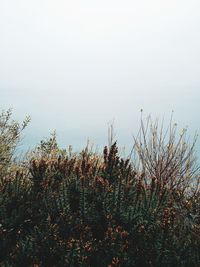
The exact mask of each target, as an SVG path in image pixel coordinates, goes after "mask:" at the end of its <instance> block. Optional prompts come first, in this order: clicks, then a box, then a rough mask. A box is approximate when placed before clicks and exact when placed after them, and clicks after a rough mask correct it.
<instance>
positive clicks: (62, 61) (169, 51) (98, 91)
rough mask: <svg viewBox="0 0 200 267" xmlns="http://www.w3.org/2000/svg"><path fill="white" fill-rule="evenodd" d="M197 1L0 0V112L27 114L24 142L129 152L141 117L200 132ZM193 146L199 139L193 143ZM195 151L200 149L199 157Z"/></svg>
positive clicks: (27, 143) (18, 116) (26, 144)
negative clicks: (111, 137)
mask: <svg viewBox="0 0 200 267" xmlns="http://www.w3.org/2000/svg"><path fill="white" fill-rule="evenodd" d="M199 10H200V2H199V0H190V1H186V0H173V1H172V0H168V1H160V0H151V1H150V0H140V1H135V0H130V1H129V0H124V1H119V0H115V1H114V0H101V1H95V0H84V1H81V0H73V1H68V0H34V1H33V0H31V1H30V0H23V1H22V0H18V1H15V0H1V1H0V99H1V104H0V108H1V109H8V108H10V107H11V108H13V114H14V117H15V118H16V119H18V120H22V119H23V118H24V117H25V116H26V115H30V116H31V119H32V121H31V124H30V125H29V127H28V129H27V130H26V132H25V136H24V144H25V146H26V147H31V146H33V145H34V144H35V143H37V142H39V140H41V139H42V138H44V137H47V136H48V135H49V133H50V132H52V131H53V130H54V129H56V131H57V134H58V140H59V142H60V143H61V145H62V146H67V145H69V144H71V145H72V146H73V147H74V148H75V149H76V148H77V149H79V148H80V147H82V146H83V144H85V143H86V141H87V139H88V138H89V139H90V140H91V142H93V143H94V144H95V145H99V146H102V145H104V144H105V143H106V142H107V128H108V124H109V123H112V122H114V126H115V132H116V137H117V139H118V140H119V143H120V145H122V146H123V145H125V146H128V147H130V146H131V145H132V143H133V138H132V135H133V134H135V133H136V132H137V130H138V128H139V121H140V110H141V109H143V110H144V116H148V115H149V114H151V115H152V117H153V118H157V117H158V118H160V119H162V118H163V116H164V117H165V118H166V121H167V120H168V119H169V117H170V116H171V112H172V110H174V120H175V121H176V122H177V123H178V125H180V127H185V126H186V125H188V127H189V135H191V136H193V135H194V133H195V131H197V132H198V133H199V132H200V118H199V113H200V104H199V103H200V51H199V47H200V16H199ZM198 144H199V147H200V142H198ZM199 151H200V150H199Z"/></svg>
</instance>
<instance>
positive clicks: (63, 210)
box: [0, 113, 200, 267]
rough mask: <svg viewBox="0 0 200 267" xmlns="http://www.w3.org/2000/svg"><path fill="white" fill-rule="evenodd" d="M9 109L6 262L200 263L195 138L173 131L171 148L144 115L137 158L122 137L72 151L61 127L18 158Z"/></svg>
mask: <svg viewBox="0 0 200 267" xmlns="http://www.w3.org/2000/svg"><path fill="white" fill-rule="evenodd" d="M6 114H7V115H6ZM8 114H10V113H2V115H1V117H2V119H0V121H2V123H1V125H2V126H1V127H2V129H3V128H6V127H7V128H6V129H7V130H6V131H7V135H6V134H5V133H4V131H2V138H1V140H2V141H1V147H4V146H5V147H6V146H8V144H10V142H7V141H8V139H6V136H8V135H9V134H8V133H10V138H11V139H10V140H12V138H13V143H12V142H11V143H12V145H10V146H9V151H10V152H9V153H8V154H9V156H7V157H8V158H9V161H8V162H9V164H8V163H7V164H8V165H9V167H7V168H4V170H3V169H2V171H1V177H2V179H1V186H0V207H1V209H0V266H33V267H36V266H41V267H43V266H47V267H51V266H71V267H76V266H84V267H86V266H87V267H88V266H91V267H93V266H95V267H104V266H105V267H114V266H120V267H134V266H136V267H137V266H138V267H139V266H144V267H145V266H167V267H172V266H180V267H182V266H188V267H190V266H194V267H195V266H199V265H200V217H199V208H200V204H199V203H200V194H199V189H198V183H197V182H196V183H195V179H196V181H198V177H199V176H198V175H199V173H198V170H197V169H195V168H194V165H193V164H192V162H193V161H192V148H191V149H189V150H186V148H185V147H183V148H180V144H181V142H180V141H179V140H178V141H176V139H175V138H172V136H171V137H170V139H169V140H170V145H171V148H169V142H166V143H165V142H164V140H162V136H160V138H159V137H158V132H156V131H157V130H155V128H154V130H153V132H152V133H153V135H150V136H146V135H145V134H146V130H144V126H143V125H142V128H141V130H142V133H143V139H141V136H140V139H136V140H135V152H136V153H138V154H137V155H138V159H139V163H138V164H136V161H135V162H131V159H130V158H128V159H124V158H122V157H121V156H120V155H119V152H118V147H117V143H116V142H112V143H111V144H110V146H109V147H107V146H106V147H105V148H104V151H103V154H102V155H97V154H96V153H93V152H92V151H89V148H88V147H86V149H84V150H83V151H82V152H81V153H77V154H73V153H72V151H71V149H70V150H69V151H64V150H61V149H59V147H58V145H57V141H56V135H55V134H54V135H52V137H51V138H50V139H47V140H45V141H42V142H41V144H40V145H39V146H38V147H37V149H36V150H35V151H34V152H33V153H32V154H31V157H29V161H28V162H27V164H25V165H23V166H21V165H20V163H19V164H18V165H16V164H15V163H14V162H12V155H13V149H14V148H15V147H16V144H17V141H18V140H19V137H20V134H19V133H20V132H19V130H20V129H23V128H24V127H23V126H22V128H20V127H19V125H18V124H15V123H14V124H15V125H18V127H17V126H15V127H14V128H15V129H17V131H18V134H14V133H13V131H14V130H13V128H12V127H11V125H13V124H12V123H11V124H9V123H8V122H9V119H10V115H11V114H10V115H8ZM6 116H7V117H6ZM6 118H7V119H6ZM3 121H4V123H3ZM9 125H10V126H9ZM9 127H10V128H9ZM151 129H152V128H151ZM15 133H16V131H15ZM156 134H157V135H156ZM171 134H175V133H174V132H171ZM4 135H5V137H3V136H4ZM156 136H157V137H156ZM152 137H153V139H152ZM6 140H7V141H6ZM152 142H153V143H152ZM177 142H178V143H177ZM4 151H5V150H3V149H2V150H1V153H5V152H4ZM188 153H189V154H188ZM5 155H7V154H5ZM180 161H182V163H181V164H179V162H180ZM1 162H5V161H4V159H3V160H2V161H1ZM8 165H7V166H8ZM169 166H170V168H168V167H169ZM172 170H173V171H172ZM194 185H195V190H194Z"/></svg>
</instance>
